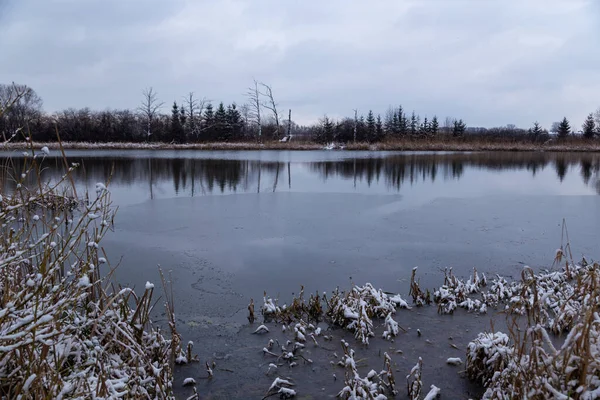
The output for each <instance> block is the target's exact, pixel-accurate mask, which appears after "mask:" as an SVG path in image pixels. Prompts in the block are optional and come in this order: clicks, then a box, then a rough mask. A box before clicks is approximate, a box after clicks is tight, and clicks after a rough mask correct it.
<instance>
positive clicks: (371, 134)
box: [367, 110, 375, 142]
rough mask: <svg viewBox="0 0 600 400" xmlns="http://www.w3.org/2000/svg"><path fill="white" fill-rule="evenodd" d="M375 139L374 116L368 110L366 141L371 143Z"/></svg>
mask: <svg viewBox="0 0 600 400" xmlns="http://www.w3.org/2000/svg"><path fill="white" fill-rule="evenodd" d="M374 138H375V116H374V115H373V111H372V110H369V113H368V114H367V141H369V142H371V141H373V139H374Z"/></svg>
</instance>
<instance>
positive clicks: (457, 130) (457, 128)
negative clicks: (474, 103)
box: [452, 119, 467, 137]
mask: <svg viewBox="0 0 600 400" xmlns="http://www.w3.org/2000/svg"><path fill="white" fill-rule="evenodd" d="M466 130H467V125H466V124H465V123H464V121H463V120H462V119H459V120H458V121H456V120H455V121H454V127H453V128H452V136H454V137H460V136H462V135H464V133H465V131H466Z"/></svg>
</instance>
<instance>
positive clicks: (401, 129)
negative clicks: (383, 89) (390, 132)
mask: <svg viewBox="0 0 600 400" xmlns="http://www.w3.org/2000/svg"><path fill="white" fill-rule="evenodd" d="M396 129H397V134H399V135H400V136H404V135H406V134H407V133H408V119H407V118H406V115H405V114H404V109H403V108H402V106H398V127H397V128H396Z"/></svg>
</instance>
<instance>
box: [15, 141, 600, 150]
mask: <svg viewBox="0 0 600 400" xmlns="http://www.w3.org/2000/svg"><path fill="white" fill-rule="evenodd" d="M27 146H28V144H26V143H24V142H11V143H5V144H4V148H5V149H7V150H24V149H26V148H27ZM62 146H63V148H65V149H78V150H86V149H89V150H95V149H97V150H112V149H114V150H128V149H131V150H205V151H210V150H364V151H555V152H596V151H600V142H598V141H593V140H592V141H584V140H572V141H568V142H557V141H551V142H547V143H528V142H486V141H485V140H419V139H406V140H398V141H390V142H379V143H348V144H345V145H338V144H328V145H323V144H320V143H315V142H308V141H296V142H294V141H291V142H279V141H269V142H264V143H256V142H232V143H228V142H215V143H186V144H175V143H125V142H107V143H91V142H63V143H62ZM42 147H48V148H49V149H50V150H57V149H59V148H60V145H59V143H57V142H34V148H36V149H40V148H42Z"/></svg>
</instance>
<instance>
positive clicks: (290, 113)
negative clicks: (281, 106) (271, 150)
mask: <svg viewBox="0 0 600 400" xmlns="http://www.w3.org/2000/svg"><path fill="white" fill-rule="evenodd" d="M287 140H288V141H290V140H292V109H291V108H290V111H289V113H288V127H287Z"/></svg>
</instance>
